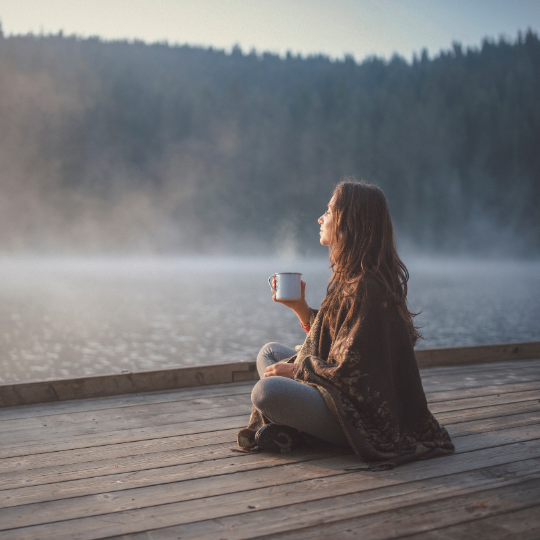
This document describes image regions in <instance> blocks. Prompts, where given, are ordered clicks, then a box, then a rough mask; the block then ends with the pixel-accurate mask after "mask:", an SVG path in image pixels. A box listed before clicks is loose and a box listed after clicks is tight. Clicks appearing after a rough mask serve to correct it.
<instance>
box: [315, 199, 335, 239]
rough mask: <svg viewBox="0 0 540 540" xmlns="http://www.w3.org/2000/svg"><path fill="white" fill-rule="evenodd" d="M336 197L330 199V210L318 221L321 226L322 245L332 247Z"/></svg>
mask: <svg viewBox="0 0 540 540" xmlns="http://www.w3.org/2000/svg"><path fill="white" fill-rule="evenodd" d="M333 202H334V197H332V198H331V199H330V202H329V203H328V210H327V211H326V212H325V213H324V214H323V215H322V216H321V217H320V218H319V219H318V220H317V221H318V223H319V225H320V226H321V232H320V233H319V234H320V236H321V245H323V246H331V245H332V231H333V229H334V218H333V216H332V209H333Z"/></svg>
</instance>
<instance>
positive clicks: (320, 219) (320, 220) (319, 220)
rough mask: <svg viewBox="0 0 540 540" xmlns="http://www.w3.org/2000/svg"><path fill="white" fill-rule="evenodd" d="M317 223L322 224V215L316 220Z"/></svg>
mask: <svg viewBox="0 0 540 540" xmlns="http://www.w3.org/2000/svg"><path fill="white" fill-rule="evenodd" d="M317 223H318V224H319V225H322V224H323V219H322V216H321V217H320V218H319V219H318V220H317Z"/></svg>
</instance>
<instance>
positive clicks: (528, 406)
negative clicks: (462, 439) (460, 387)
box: [435, 400, 540, 426]
mask: <svg viewBox="0 0 540 540" xmlns="http://www.w3.org/2000/svg"><path fill="white" fill-rule="evenodd" d="M538 410H540V403H538V402H537V401H536V400H533V401H524V402H522V403H505V404H504V405H493V406H491V407H478V408H475V409H465V410H460V411H459V410H458V411H449V412H443V413H437V414H436V415H435V416H436V418H437V420H438V421H439V422H440V423H441V424H443V425H444V426H449V425H451V424H458V423H460V422H469V421H470V420H482V419H484V418H497V417H499V416H510V415H513V414H523V413H527V412H536V411H538Z"/></svg>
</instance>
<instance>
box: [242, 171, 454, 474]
mask: <svg viewBox="0 0 540 540" xmlns="http://www.w3.org/2000/svg"><path fill="white" fill-rule="evenodd" d="M318 222H319V224H320V226H321V229H320V242H321V244H322V245H324V246H329V248H330V250H329V252H330V262H331V265H330V268H331V269H332V271H333V274H332V277H331V279H330V283H329V285H328V289H327V296H326V297H325V299H324V301H323V303H322V306H321V309H320V310H318V311H317V310H314V309H311V308H309V306H308V305H307V303H306V301H305V299H304V291H305V283H303V282H302V299H301V300H296V301H282V302H281V303H282V304H284V305H286V306H288V307H290V308H292V309H293V310H294V312H295V313H296V315H297V316H298V318H299V319H300V323H301V325H302V327H303V328H304V329H305V330H306V332H308V335H307V338H306V341H305V342H304V344H303V346H302V348H301V349H300V351H299V352H298V353H296V351H294V350H293V349H289V348H288V347H285V346H283V345H280V344H277V343H269V344H267V345H265V346H264V347H263V348H262V349H261V352H260V353H259V356H258V358H257V368H258V370H259V374H260V376H261V380H260V381H259V382H258V383H257V384H256V385H255V387H254V389H253V392H252V394H251V397H252V403H253V410H252V414H251V419H250V423H249V425H248V427H247V428H246V429H243V430H242V431H240V433H239V434H238V444H239V445H240V447H242V448H244V449H246V450H252V449H260V450H267V451H288V450H291V449H294V448H295V447H296V446H299V445H300V444H302V440H303V437H302V435H301V434H300V432H303V433H308V434H310V435H314V436H315V437H318V438H320V439H324V440H326V441H329V442H331V443H334V444H338V445H342V446H348V445H350V446H351V447H352V448H353V449H354V451H355V452H356V454H357V455H358V456H359V457H360V458H361V459H362V460H363V461H365V462H374V461H378V462H381V461H384V462H385V463H384V464H379V467H382V468H388V467H393V466H395V465H398V464H401V463H406V462H409V461H413V460H416V459H428V458H432V457H437V456H441V455H447V454H451V453H452V452H453V451H454V446H453V444H452V442H451V440H450V437H449V435H448V433H447V431H446V430H445V429H444V428H443V427H441V426H440V425H439V423H438V422H437V420H436V419H435V418H434V417H433V415H432V414H431V413H430V411H429V410H428V407H427V402H426V397H425V395H424V391H423V388H422V382H421V380H420V374H419V372H418V367H417V364H416V359H415V355H414V350H413V345H414V344H415V342H416V340H417V339H418V338H419V337H420V334H419V333H418V330H417V329H416V328H415V327H414V325H413V322H412V318H413V317H414V314H413V313H411V312H410V311H409V309H408V308H407V301H406V297H407V281H408V277H409V275H408V272H407V269H406V268H405V265H404V264H403V262H402V261H401V260H400V258H399V256H398V254H397V251H396V248H395V244H394V235H393V228H392V222H391V219H390V213H389V210H388V205H387V202H386V198H385V196H384V194H383V192H382V191H381V190H380V189H379V188H378V187H376V186H374V185H370V184H366V183H364V182H356V181H355V180H354V178H352V179H347V180H346V181H344V182H341V183H340V184H338V186H337V187H336V188H335V190H334V193H333V195H332V198H331V200H330V203H329V204H328V210H327V211H326V212H325V213H324V215H323V216H321V217H320V218H319V220H318ZM274 301H278V300H276V297H275V295H274Z"/></svg>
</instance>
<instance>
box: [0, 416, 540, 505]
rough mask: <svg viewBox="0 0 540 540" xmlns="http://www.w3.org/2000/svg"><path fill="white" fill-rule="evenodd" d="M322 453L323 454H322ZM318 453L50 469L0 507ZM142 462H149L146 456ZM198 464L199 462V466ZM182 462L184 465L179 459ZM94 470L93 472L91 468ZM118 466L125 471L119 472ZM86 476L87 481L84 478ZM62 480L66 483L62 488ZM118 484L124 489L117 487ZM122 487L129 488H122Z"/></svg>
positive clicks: (537, 432)
mask: <svg viewBox="0 0 540 540" xmlns="http://www.w3.org/2000/svg"><path fill="white" fill-rule="evenodd" d="M538 440H540V426H537V425H533V426H526V427H522V428H512V429H508V430H501V431H499V432H497V433H493V432H488V433H480V434H477V435H467V436H464V437H462V438H457V439H456V440H455V443H456V452H457V453H465V452H473V451H477V450H483V449H488V448H493V447H496V446H502V445H510V444H515V443H519V442H527V441H538ZM322 451H323V450H320V452H322ZM324 451H325V452H326V454H325V457H335V456H336V455H350V456H351V458H352V460H351V464H356V465H358V464H359V462H358V459H357V458H356V457H355V456H354V455H352V452H350V451H348V450H345V449H341V448H339V447H330V449H326V450H324ZM317 452H318V449H317V448H307V449H305V450H303V451H298V452H295V453H293V454H294V455H293V454H290V455H288V456H287V458H284V457H283V456H279V455H275V454H274V455H272V454H264V453H261V454H244V455H239V456H238V457H233V458H228V457H226V454H225V453H226V449H224V455H223V456H221V458H220V459H216V460H213V461H205V460H204V453H202V452H201V454H200V455H199V456H198V457H197V458H196V459H192V461H191V463H189V462H186V463H184V464H181V465H171V461H168V463H169V465H168V466H161V467H159V468H155V467H156V460H153V459H150V460H149V467H151V468H148V469H142V467H141V466H140V465H139V466H135V464H132V466H131V468H130V463H129V460H124V462H121V463H120V460H112V461H111V462H105V461H104V462H95V463H93V464H91V465H90V466H89V467H84V468H83V467H80V468H78V469H77V468H76V467H75V468H73V467H71V468H70V467H66V468H62V467H57V468H53V467H51V468H44V469H43V470H32V471H30V474H28V476H25V475H24V473H23V474H22V475H21V476H20V477H19V478H18V480H19V484H18V485H23V486H26V487H19V488H12V489H7V486H6V485H4V490H3V491H0V507H4V506H14V505H18V504H28V503H31V502H40V501H44V500H55V499H63V498H69V497H75V496H81V495H89V494H95V493H100V492H102V490H104V489H105V490H109V491H110V490H112V489H113V488H116V489H118V488H120V490H121V489H125V488H130V487H141V486H148V485H156V484H167V483H171V482H178V481H181V480H186V479H192V478H203V477H207V476H218V475H220V474H230V473H233V472H235V469H236V470H241V466H242V463H244V467H245V468H246V470H248V469H253V468H263V467H264V466H265V465H260V463H259V460H261V463H267V462H266V461H265V459H266V458H268V459H270V460H272V459H275V460H276V461H275V462H273V461H270V462H269V463H271V465H270V466H272V464H273V465H278V464H279V460H280V459H289V456H290V459H294V460H298V461H310V460H313V459H319V458H318V457H316V456H317V455H318V454H317ZM265 456H266V457H265ZM310 456H315V457H310ZM144 457H146V458H148V456H143V458H144ZM168 459H169V460H173V459H174V457H169V458H168ZM198 459H200V460H201V461H200V462H199V461H197V460H198ZM178 460H179V461H180V460H181V457H179V458H178ZM253 464H255V465H253ZM92 465H93V467H94V468H92ZM115 465H117V466H121V467H123V468H122V469H118V468H117V467H115ZM120 471H123V474H118V472H120ZM131 471H133V472H137V474H136V475H132V474H131ZM85 475H86V476H87V478H83V476H85ZM60 477H61V479H62V480H63V481H61V482H58V480H59V479H60ZM9 480H10V481H12V482H14V481H15V480H17V479H16V478H15V479H14V478H13V477H10V478H9ZM26 480H28V482H26ZM46 482H49V483H48V484H47V483H46ZM118 482H120V483H121V484H122V485H120V486H119V485H118ZM124 482H125V483H126V485H123V483H124Z"/></svg>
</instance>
